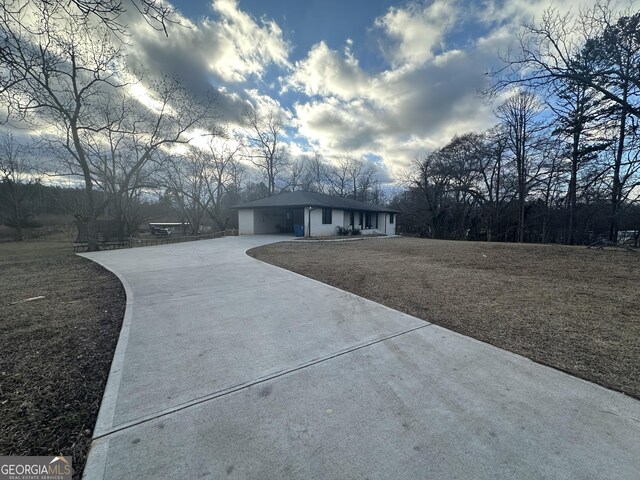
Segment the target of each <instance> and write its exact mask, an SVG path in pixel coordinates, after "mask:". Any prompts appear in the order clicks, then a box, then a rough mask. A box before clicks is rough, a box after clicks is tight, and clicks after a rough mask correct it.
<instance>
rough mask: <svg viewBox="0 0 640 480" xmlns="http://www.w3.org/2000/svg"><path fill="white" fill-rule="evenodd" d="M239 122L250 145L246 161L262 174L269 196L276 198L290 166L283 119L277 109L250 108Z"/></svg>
mask: <svg viewBox="0 0 640 480" xmlns="http://www.w3.org/2000/svg"><path fill="white" fill-rule="evenodd" d="M240 120H241V123H242V125H243V127H244V131H245V134H246V138H247V143H248V145H247V147H248V148H247V152H248V153H247V158H248V159H249V161H250V162H251V163H252V164H253V165H254V166H255V167H256V168H257V169H258V170H259V171H260V172H261V173H262V175H263V177H264V180H265V181H266V183H267V187H268V189H269V195H274V194H275V193H276V181H277V180H278V179H279V178H280V174H281V173H282V172H284V170H285V169H286V167H287V165H288V163H289V154H288V151H287V148H286V145H285V143H284V133H285V132H284V129H285V124H284V119H283V118H282V115H281V114H280V112H278V111H277V110H275V109H270V110H268V111H266V112H260V111H258V109H256V108H253V107H247V108H246V109H245V110H244V112H243V113H242V117H241V119H240Z"/></svg>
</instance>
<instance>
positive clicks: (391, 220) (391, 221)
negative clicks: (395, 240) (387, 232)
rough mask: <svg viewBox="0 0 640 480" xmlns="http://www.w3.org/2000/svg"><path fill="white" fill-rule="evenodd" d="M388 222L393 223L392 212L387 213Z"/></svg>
mask: <svg viewBox="0 0 640 480" xmlns="http://www.w3.org/2000/svg"><path fill="white" fill-rule="evenodd" d="M389 223H393V213H390V214H389Z"/></svg>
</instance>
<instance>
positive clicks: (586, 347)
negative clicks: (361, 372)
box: [249, 238, 640, 398]
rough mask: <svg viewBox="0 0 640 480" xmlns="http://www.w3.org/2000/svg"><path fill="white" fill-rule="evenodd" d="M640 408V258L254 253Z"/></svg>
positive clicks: (571, 252)
mask: <svg viewBox="0 0 640 480" xmlns="http://www.w3.org/2000/svg"><path fill="white" fill-rule="evenodd" d="M249 253H250V255H252V256H254V257H256V258H258V259H260V260H264V261H266V262H269V263H272V264H274V265H278V266H281V267H284V268H287V269H289V270H292V271H295V272H298V273H301V274H303V275H306V276H308V277H311V278H315V279H317V280H320V281H322V282H325V283H328V284H330V285H334V286H336V287H338V288H341V289H344V290H347V291H350V292H353V293H355V294H357V295H360V296H363V297H366V298H369V299H371V300H374V301H376V302H380V303H382V304H384V305H387V306H389V307H392V308H395V309H397V310H401V311H403V312H406V313H408V314H411V315H414V316H417V317H419V318H423V319H425V320H428V321H430V322H433V323H435V324H438V325H441V326H443V327H446V328H450V329H451V330H455V331H457V332H460V333H462V334H465V335H469V336H471V337H474V338H477V339H479V340H482V341H485V342H488V343H491V344H493V345H496V346H498V347H501V348H504V349H507V350H510V351H512V352H516V353H519V354H521V355H524V356H526V357H529V358H531V359H532V360H535V361H536V362H540V363H543V364H546V365H550V366H552V367H555V368H558V369H561V370H564V371H566V372H569V373H572V374H574V375H576V376H579V377H582V378H585V379H587V380H591V381H593V382H596V383H599V384H601V385H604V386H606V387H608V388H612V389H616V390H619V391H622V392H624V393H627V394H628V395H632V396H634V397H636V398H640V361H639V359H640V296H639V295H638V292H639V286H640V255H639V254H637V253H634V252H628V251H625V250H619V249H608V250H595V249H585V248H582V247H566V246H558V245H514V244H498V243H479V242H478V243H476V242H452V241H438V240H425V239H415V238H397V239H376V240H364V241H360V242H330V243H329V242H327V243H293V242H288V243H279V244H274V245H267V246H265V247H260V248H257V249H254V250H252V251H250V252H249Z"/></svg>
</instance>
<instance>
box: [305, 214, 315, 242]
mask: <svg viewBox="0 0 640 480" xmlns="http://www.w3.org/2000/svg"><path fill="white" fill-rule="evenodd" d="M311 210H313V207H304V211H305V213H306V217H307V218H306V220H307V221H306V225H305V229H304V236H305V237H311Z"/></svg>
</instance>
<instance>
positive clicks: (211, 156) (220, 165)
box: [202, 140, 243, 230]
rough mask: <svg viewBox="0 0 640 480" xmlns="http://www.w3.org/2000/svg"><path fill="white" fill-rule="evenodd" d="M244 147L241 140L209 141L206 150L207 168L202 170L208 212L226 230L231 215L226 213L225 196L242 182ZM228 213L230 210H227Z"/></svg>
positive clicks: (216, 223)
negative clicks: (241, 156)
mask: <svg viewBox="0 0 640 480" xmlns="http://www.w3.org/2000/svg"><path fill="white" fill-rule="evenodd" d="M242 148H243V145H242V143H241V142H240V141H238V140H234V141H232V142H228V141H227V142H224V143H222V144H219V145H216V144H214V142H213V141H210V142H209V145H208V150H207V151H205V152H204V157H203V158H204V161H205V162H206V168H205V169H204V171H203V172H202V173H203V174H204V176H205V183H206V186H207V192H208V195H209V201H208V207H207V209H206V210H207V213H208V215H209V217H210V218H211V220H212V221H213V222H214V224H215V225H216V226H217V227H218V228H219V229H220V230H225V229H226V228H227V226H228V223H229V216H228V215H225V214H224V208H223V204H222V201H223V198H224V196H225V194H227V193H228V192H230V191H232V190H233V189H238V188H240V187H241V184H242V179H241V177H240V176H241V175H242V165H241V164H240V162H239V160H238V157H239V156H240V152H241V150H242ZM227 213H228V212H227Z"/></svg>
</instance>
